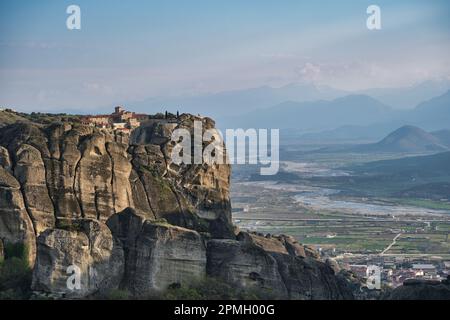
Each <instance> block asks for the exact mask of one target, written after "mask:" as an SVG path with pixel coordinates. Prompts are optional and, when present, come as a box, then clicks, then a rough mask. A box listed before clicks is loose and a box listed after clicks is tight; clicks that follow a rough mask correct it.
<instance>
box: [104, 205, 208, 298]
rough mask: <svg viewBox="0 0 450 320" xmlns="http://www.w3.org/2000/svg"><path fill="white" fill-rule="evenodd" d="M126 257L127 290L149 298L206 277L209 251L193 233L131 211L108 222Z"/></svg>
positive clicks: (124, 284) (124, 282) (126, 211)
mask: <svg viewBox="0 0 450 320" xmlns="http://www.w3.org/2000/svg"><path fill="white" fill-rule="evenodd" d="M108 226H109V227H110V228H111V230H112V232H113V234H114V235H115V236H116V237H117V238H118V239H120V240H121V242H122V244H123V246H124V249H125V256H126V266H125V270H126V271H125V277H124V281H123V287H125V288H127V289H129V290H130V291H131V292H133V293H134V294H138V295H145V294H151V293H153V292H158V291H162V290H165V289H167V287H168V286H169V285H172V284H183V283H187V282H189V281H192V280H197V279H200V278H202V277H204V276H205V275H206V248H205V245H204V242H203V239H202V238H201V236H200V235H199V234H198V233H197V232H196V231H193V230H190V229H185V228H181V227H177V226H173V225H170V224H167V223H165V222H161V221H151V220H145V217H144V216H143V215H139V214H138V213H136V211H134V210H132V209H127V210H125V211H124V212H122V213H119V214H117V215H115V216H113V217H111V218H110V219H109V220H108Z"/></svg>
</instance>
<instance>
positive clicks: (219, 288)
mask: <svg viewBox="0 0 450 320" xmlns="http://www.w3.org/2000/svg"><path fill="white" fill-rule="evenodd" d="M161 298H162V299H165V300H260V299H274V298H276V297H275V296H274V295H273V294H272V293H271V292H270V291H269V290H265V289H261V288H252V289H243V288H239V287H237V286H233V285H231V284H229V283H226V282H224V281H223V280H220V279H217V278H212V277H206V278H203V279H200V280H197V281H192V282H191V283H190V284H187V285H180V284H176V285H172V286H170V287H169V289H167V290H166V292H165V293H164V294H163V295H162V297H161Z"/></svg>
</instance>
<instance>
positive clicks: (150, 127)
mask: <svg viewBox="0 0 450 320" xmlns="http://www.w3.org/2000/svg"><path fill="white" fill-rule="evenodd" d="M195 121H196V125H198V124H201V130H202V131H201V132H202V133H204V132H205V130H207V129H213V128H214V122H213V121H212V120H211V119H209V118H202V117H195V116H191V115H181V116H180V117H179V118H177V119H157V120H156V119H154V120H150V121H148V123H144V124H143V125H142V126H141V127H140V128H138V129H137V130H135V131H134V132H133V134H132V135H131V136H128V135H127V134H124V133H122V132H120V131H110V130H104V129H98V128H94V127H90V126H85V125H81V124H77V123H59V124H52V125H49V126H42V125H35V124H32V123H21V124H13V125H9V126H6V127H3V128H1V129H0V241H1V243H2V244H4V245H7V244H8V243H13V244H15V243H22V244H24V245H25V246H26V247H27V249H28V250H27V252H28V255H29V262H30V265H31V266H33V265H34V270H33V281H32V288H33V290H35V291H36V292H40V293H45V294H52V295H57V296H59V297H66V298H83V297H87V296H90V295H95V294H97V293H103V292H107V291H108V290H110V289H114V288H122V289H126V290H129V291H130V292H132V293H133V294H134V295H151V294H153V293H158V292H161V291H163V290H165V289H167V288H168V287H170V286H172V285H175V286H179V285H184V284H186V283H189V282H190V281H195V280H197V279H201V278H202V277H204V276H212V277H217V278H221V279H222V280H224V281H227V282H229V283H233V284H235V285H236V286H243V287H247V288H251V289H257V290H263V291H267V292H268V293H270V294H272V295H273V296H274V297H276V298H294V299H344V298H352V296H351V293H349V292H350V290H348V288H347V286H346V283H345V281H344V280H342V279H341V278H340V277H338V276H336V274H335V273H336V272H337V270H335V268H334V265H333V264H331V263H323V262H321V261H320V256H319V254H318V253H317V252H316V251H315V250H313V249H311V248H308V247H306V246H303V245H301V244H299V243H298V242H297V241H296V240H295V239H294V238H292V237H288V236H261V235H258V234H251V233H245V232H241V233H239V234H238V235H237V236H236V234H235V232H236V233H237V232H238V231H237V230H235V228H234V226H233V225H232V223H231V205H230V199H229V187H230V167H229V165H227V164H214V165H208V164H175V163H174V162H173V161H172V157H171V153H172V150H173V147H174V142H173V141H171V139H170V138H171V135H172V132H173V130H175V129H185V130H187V132H189V133H190V134H193V132H194V122H195ZM196 130H198V128H197V129H196ZM207 146H208V143H205V142H204V143H203V148H206V147H207ZM217 156H224V157H225V156H226V155H225V154H218V155H217ZM68 268H69V269H68ZM77 275H79V284H80V286H79V288H77V283H78V282H77V280H76V276H77Z"/></svg>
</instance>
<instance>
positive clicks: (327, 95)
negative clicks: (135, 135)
mask: <svg viewBox="0 0 450 320" xmlns="http://www.w3.org/2000/svg"><path fill="white" fill-rule="evenodd" d="M347 94H349V93H348V92H346V91H342V90H338V89H334V88H331V87H328V86H316V85H313V84H289V85H286V86H283V87H279V88H273V87H269V86H262V87H257V88H250V89H243V90H232V91H224V92H219V93H214V94H204V95H197V96H180V97H156V98H149V99H145V100H143V101H135V102H132V103H128V104H129V105H130V107H132V109H133V110H135V111H142V112H147V113H156V112H161V110H169V111H172V112H176V111H177V110H178V111H180V112H189V113H195V114H196V113H199V114H201V115H205V116H209V117H213V118H214V119H222V118H223V117H230V116H238V115H242V114H245V113H248V112H253V111H255V110H259V109H264V108H268V107H271V106H274V105H277V104H279V103H282V102H284V101H290V100H292V101H314V100H320V99H335V98H337V97H341V96H344V95H347Z"/></svg>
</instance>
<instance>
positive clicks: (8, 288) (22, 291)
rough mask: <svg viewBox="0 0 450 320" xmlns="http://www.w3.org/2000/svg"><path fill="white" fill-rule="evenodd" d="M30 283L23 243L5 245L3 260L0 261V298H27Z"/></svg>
mask: <svg viewBox="0 0 450 320" xmlns="http://www.w3.org/2000/svg"><path fill="white" fill-rule="evenodd" d="M30 285H31V268H30V266H29V264H28V249H27V247H26V246H24V245H23V244H7V245H5V260H3V261H1V262H0V300H2V299H14V300H16V299H27V298H28V297H29V294H30Z"/></svg>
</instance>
